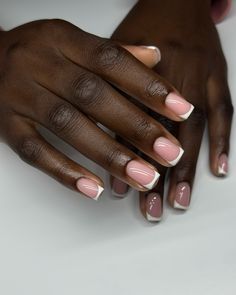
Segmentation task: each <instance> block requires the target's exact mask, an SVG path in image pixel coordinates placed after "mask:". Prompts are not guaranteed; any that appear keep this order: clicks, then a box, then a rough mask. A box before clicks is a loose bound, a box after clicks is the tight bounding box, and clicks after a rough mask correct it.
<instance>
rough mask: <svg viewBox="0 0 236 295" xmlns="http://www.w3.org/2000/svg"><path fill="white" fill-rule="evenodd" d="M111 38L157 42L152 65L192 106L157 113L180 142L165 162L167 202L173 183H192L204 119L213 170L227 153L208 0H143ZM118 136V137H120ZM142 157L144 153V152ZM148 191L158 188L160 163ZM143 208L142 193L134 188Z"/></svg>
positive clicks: (223, 87) (219, 55)
mask: <svg viewBox="0 0 236 295" xmlns="http://www.w3.org/2000/svg"><path fill="white" fill-rule="evenodd" d="M112 38H114V39H117V40H120V41H122V42H125V43H127V44H129V43H132V44H135V45H138V44H149V45H154V46H157V47H159V49H160V50H161V53H162V59H161V62H160V63H159V64H158V65H157V66H156V68H155V70H156V72H157V73H159V74H160V75H162V76H164V77H165V78H166V79H168V80H169V81H170V82H171V83H173V85H174V86H175V87H176V88H177V89H178V91H179V92H180V93H181V94H182V95H183V96H184V97H185V98H186V99H187V100H188V101H190V102H191V103H192V104H193V105H194V106H195V109H194V112H193V113H192V114H191V116H190V118H189V119H188V120H187V121H185V122H183V123H181V124H178V125H176V124H175V123H174V122H172V121H170V120H167V119H163V118H160V117H157V116H156V114H154V113H153V112H152V111H151V110H150V109H149V110H148V109H146V111H147V112H148V113H149V114H150V115H152V116H153V117H154V118H156V119H157V120H159V121H160V122H162V123H163V124H164V125H165V126H166V128H167V129H169V131H171V132H172V133H173V134H174V135H175V136H177V138H178V139H179V141H180V142H181V144H182V146H183V149H184V150H185V153H184V155H183V157H182V158H181V160H180V162H179V163H178V164H177V165H176V166H175V167H173V168H171V174H170V186H169V193H168V200H169V203H170V205H171V206H173V201H174V194H175V189H176V185H177V184H178V183H180V182H188V183H189V184H190V187H191V188H192V187H193V182H194V176H195V170H196V165H197V160H198V154H199V149H200V146H201V141H202V135H203V131H204V127H205V125H206V121H207V122H208V129H209V130H208V131H209V145H210V147H209V149H210V167H211V171H212V173H213V174H214V175H216V176H220V175H219V174H218V170H217V169H218V159H219V156H220V155H221V154H226V155H228V154H229V140H230V129H231V122H232V115H233V106H232V103H231V98H230V92H229V88H228V84H227V66H226V61H225V58H224V55H223V52H222V48H221V44H220V40H219V37H218V34H217V31H216V28H215V25H214V23H213V22H212V20H211V17H210V1H209V0H165V1H161V0H145V1H144V0H143V1H139V2H138V3H137V5H136V6H135V7H134V8H133V9H132V10H131V11H130V13H129V14H128V15H127V17H126V18H125V19H124V21H123V22H122V23H121V24H120V26H119V27H118V28H117V30H116V31H115V32H114V34H113V36H112ZM122 142H123V141H122ZM147 159H148V158H147ZM157 167H158V169H159V171H160V173H161V175H162V177H161V180H160V181H159V183H158V185H157V187H156V188H154V189H153V191H155V192H158V193H160V194H161V196H163V194H164V178H165V177H164V175H165V172H166V168H164V167H160V166H158V165H157ZM140 204H141V206H140V207H141V211H142V212H143V214H144V216H146V214H145V206H146V199H145V194H144V193H140Z"/></svg>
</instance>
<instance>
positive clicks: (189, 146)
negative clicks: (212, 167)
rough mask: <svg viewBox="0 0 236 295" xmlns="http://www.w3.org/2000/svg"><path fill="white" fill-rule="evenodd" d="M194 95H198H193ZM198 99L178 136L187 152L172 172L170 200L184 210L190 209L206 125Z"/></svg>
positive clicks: (172, 204)
mask: <svg viewBox="0 0 236 295" xmlns="http://www.w3.org/2000/svg"><path fill="white" fill-rule="evenodd" d="M194 89H196V88H194ZM202 95H203V94H202ZM199 96H201V95H199ZM192 97H196V96H195V95H192ZM197 100H198V101H200V98H198V99H197V98H196V99H195V101H194V102H195V109H194V111H193V113H192V115H191V116H190V117H189V119H188V120H187V121H185V122H183V123H181V125H180V126H179V136H178V138H179V140H180V141H181V143H182V145H183V147H184V149H185V153H184V155H183V157H182V159H181V160H180V162H179V163H178V165H177V166H175V167H173V169H171V173H170V183H169V193H168V201H169V203H170V205H171V206H173V207H174V208H176V209H182V210H186V209H188V207H189V205H190V199H191V191H192V187H193V182H194V176H195V171H196V166H197V160H198V155H199V150H200V147H201V142H202V136H203V133H204V127H205V118H206V114H205V107H204V106H203V105H201V104H199V103H197ZM196 106H197V107H196ZM190 139H191V140H190Z"/></svg>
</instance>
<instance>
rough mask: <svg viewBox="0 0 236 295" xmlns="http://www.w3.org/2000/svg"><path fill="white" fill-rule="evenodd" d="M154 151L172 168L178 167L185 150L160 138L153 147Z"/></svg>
mask: <svg viewBox="0 0 236 295" xmlns="http://www.w3.org/2000/svg"><path fill="white" fill-rule="evenodd" d="M153 149H154V151H155V152H156V153H157V154H158V155H159V156H160V157H162V158H163V159H164V160H165V161H167V162H168V163H169V164H170V165H171V166H174V165H176V164H177V163H178V162H179V160H180V158H181V157H182V155H183V153H184V150H183V149H182V148H181V147H180V146H178V145H176V144H174V143H173V142H171V141H170V140H169V139H167V138H165V137H159V138H157V139H156V140H155V142H154V145H153Z"/></svg>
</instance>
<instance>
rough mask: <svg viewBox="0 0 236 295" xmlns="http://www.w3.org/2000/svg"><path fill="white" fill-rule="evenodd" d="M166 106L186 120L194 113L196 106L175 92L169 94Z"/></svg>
mask: <svg viewBox="0 0 236 295" xmlns="http://www.w3.org/2000/svg"><path fill="white" fill-rule="evenodd" d="M165 104H166V106H167V107H168V108H169V109H170V110H171V111H172V112H173V113H175V114H176V115H177V116H179V117H180V118H181V119H184V120H186V119H187V118H188V117H189V116H190V114H191V113H192V111H193V109H194V106H193V105H192V104H191V103H189V102H188V101H187V100H185V99H184V98H183V97H181V96H179V95H178V94H176V93H175V92H171V93H169V94H168V95H167V97H166V100H165Z"/></svg>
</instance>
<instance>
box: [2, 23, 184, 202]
mask: <svg viewBox="0 0 236 295" xmlns="http://www.w3.org/2000/svg"><path fill="white" fill-rule="evenodd" d="M125 48H126V49H127V50H126V49H125ZM129 51H130V52H132V53H133V54H134V55H135V56H136V57H138V58H140V60H141V61H142V62H144V63H146V64H147V65H148V66H151V65H153V64H155V63H156V62H157V61H158V58H157V56H156V53H155V52H154V51H153V50H151V51H150V52H149V53H147V54H145V52H147V49H145V48H141V49H138V48H135V47H134V46H133V47H132V46H131V47H129V46H124V47H122V46H121V45H120V44H119V43H117V42H113V41H110V40H107V39H104V38H99V37H97V36H94V35H91V34H88V33H86V32H84V31H82V30H81V29H79V28H77V27H76V26H74V25H72V24H70V23H68V22H66V21H63V20H56V19H55V20H41V21H35V22H32V23H28V24H25V25H22V26H20V27H17V28H15V29H13V30H10V31H7V32H6V31H4V32H0V137H1V140H2V141H4V142H5V143H6V144H8V145H9V146H10V147H11V148H12V149H13V150H14V151H15V152H16V153H17V154H18V155H19V156H20V158H21V159H23V160H24V161H26V162H27V163H29V164H31V165H33V166H35V167H37V168H39V169H41V170H43V171H44V172H46V173H47V174H48V175H50V176H52V177H54V178H55V179H56V180H58V181H59V182H60V183H62V184H64V185H66V186H67V187H69V188H71V189H74V190H77V189H78V187H79V185H81V183H82V182H80V183H77V186H76V181H77V180H78V179H80V178H83V179H84V178H85V180H84V181H83V191H88V190H89V189H90V192H91V194H92V195H94V196H95V193H92V190H93V189H94V183H95V186H96V184H97V185H99V186H100V187H103V182H102V180H101V179H100V178H99V177H97V176H96V175H94V174H93V173H91V172H89V171H88V170H87V169H85V168H84V167H81V166H80V165H79V164H78V163H75V162H74V161H72V160H71V159H69V158H67V157H66V156H65V155H64V154H62V153H61V152H59V151H58V150H56V149H55V148H54V147H53V146H51V145H50V144H49V143H48V142H46V140H45V139H44V138H43V137H42V136H41V135H40V133H39V132H38V129H37V127H38V126H39V125H42V126H44V127H46V128H47V129H49V130H50V131H52V132H53V133H55V134H56V135H57V136H58V137H60V138H61V139H63V140H64V141H66V142H67V143H69V144H70V145H71V146H73V147H74V148H76V149H77V150H78V151H80V152H81V153H82V154H84V155H85V156H86V157H88V158H90V159H91V160H93V161H94V162H96V163H98V164H99V165H101V166H102V167H103V168H104V169H106V170H107V171H109V172H110V173H111V174H112V175H114V176H116V177H118V178H119V179H121V180H123V181H124V182H126V183H128V184H129V185H130V186H132V187H134V188H135V189H137V190H140V191H146V190H147V188H146V187H144V186H143V185H140V184H139V183H137V182H136V181H134V180H133V179H132V178H130V177H129V176H128V175H127V173H126V166H127V164H128V163H129V162H130V161H131V160H136V161H139V162H140V163H143V164H144V165H145V166H147V167H151V168H152V169H155V168H154V167H152V165H151V164H149V163H147V162H145V161H144V160H143V159H141V157H139V156H138V155H136V154H135V153H134V152H133V151H132V150H130V149H129V148H127V147H126V146H124V145H122V144H120V143H119V142H117V141H116V140H115V139H113V138H112V137H110V136H109V135H108V134H107V133H105V132H104V131H103V130H102V129H100V128H99V127H98V126H97V125H96V122H99V123H101V124H103V125H104V126H106V127H108V128H109V129H111V130H112V131H114V132H116V133H117V134H119V135H120V136H122V137H123V138H126V139H128V140H129V141H130V142H131V143H132V145H134V146H135V147H136V148H138V149H139V150H142V152H143V153H144V154H146V155H148V156H149V157H150V158H152V159H153V160H155V161H157V162H159V163H161V164H162V165H167V166H168V163H167V162H165V161H164V160H163V159H161V157H158V156H157V155H156V154H155V153H154V151H153V147H152V145H153V142H154V140H155V139H156V138H158V137H160V136H164V137H166V138H168V139H169V140H170V141H172V142H173V143H174V144H176V145H179V146H180V144H179V142H178V141H177V140H176V139H175V137H174V136H173V135H171V134H170V133H169V132H168V131H167V130H166V129H165V128H164V127H163V126H162V125H161V124H160V123H158V122H157V121H156V120H154V119H153V118H152V117H151V116H149V115H148V114H146V113H145V112H144V111H143V110H142V109H140V108H139V107H137V106H136V105H135V104H133V103H132V102H130V101H129V100H127V99H126V98H125V97H124V96H123V95H122V94H121V93H120V92H119V91H118V90H120V91H121V90H122V91H123V92H124V93H128V94H130V95H132V96H133V97H135V98H136V99H138V100H140V101H141V102H142V104H146V105H147V106H148V107H150V108H151V109H152V110H153V111H158V112H160V113H162V114H163V115H166V116H167V117H169V118H171V119H173V120H176V121H181V119H180V118H179V117H178V116H176V115H175V114H174V113H173V112H171V111H170V110H168V108H167V107H166V106H165V98H166V96H167V95H168V94H169V93H170V92H173V91H175V89H174V88H173V87H172V86H171V85H170V84H169V83H168V82H167V81H166V80H165V79H163V78H161V77H160V76H159V75H157V74H156V73H155V72H154V71H152V70H150V69H149V68H148V67H146V66H144V64H143V63H141V62H140V61H138V60H137V59H136V58H134V57H133V55H131V54H130V52H129ZM144 56H146V57H145V58H144ZM155 59H156V61H155ZM153 60H154V63H153ZM133 73H136V77H133ZM141 77H142V79H141ZM137 81H138V82H137ZM140 81H141V82H140ZM117 89H118V90H117ZM153 89H154V90H153ZM86 179H90V180H93V181H94V183H91V182H88V181H86ZM88 183H91V187H90V188H89V187H88V185H87V184H88ZM96 198H97V197H96Z"/></svg>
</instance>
